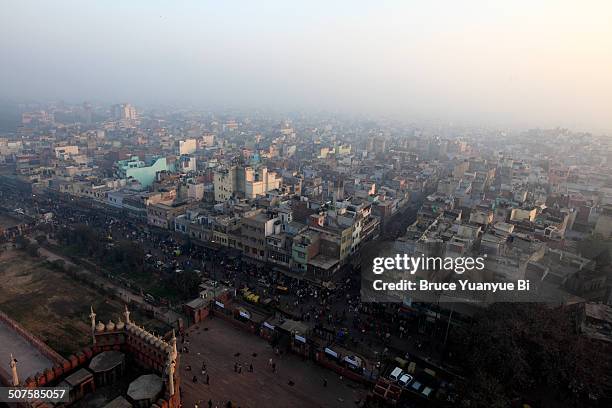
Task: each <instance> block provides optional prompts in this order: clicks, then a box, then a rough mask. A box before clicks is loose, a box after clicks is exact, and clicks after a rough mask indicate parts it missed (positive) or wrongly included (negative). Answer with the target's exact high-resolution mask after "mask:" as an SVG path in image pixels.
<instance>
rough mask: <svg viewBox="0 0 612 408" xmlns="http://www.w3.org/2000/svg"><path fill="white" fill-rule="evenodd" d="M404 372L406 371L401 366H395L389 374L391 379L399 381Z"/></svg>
mask: <svg viewBox="0 0 612 408" xmlns="http://www.w3.org/2000/svg"><path fill="white" fill-rule="evenodd" d="M403 373H404V371H403V370H402V369H401V368H399V367H395V368H394V369H393V371H391V374H389V379H390V380H392V381H395V382H397V381H398V380H399V379H400V377H401V376H402V374H403Z"/></svg>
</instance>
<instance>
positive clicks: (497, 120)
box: [0, 0, 612, 132]
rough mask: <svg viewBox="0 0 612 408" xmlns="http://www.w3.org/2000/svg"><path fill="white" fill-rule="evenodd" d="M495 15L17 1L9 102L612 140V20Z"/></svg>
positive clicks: (402, 8)
mask: <svg viewBox="0 0 612 408" xmlns="http://www.w3.org/2000/svg"><path fill="white" fill-rule="evenodd" d="M328 3H330V4H328ZM489 3H490V2H487V1H466V2H451V1H440V2H435V3H434V2H431V4H430V3H425V2H413V1H406V2H395V1H383V2H360V1H350V2H349V1H336V2H319V1H309V2H301V3H299V4H293V3H290V2H280V1H264V2H219V3H217V2H195V1H186V2H181V3H178V4H175V3H174V2H169V1H147V2H144V1H133V2H122V3H119V2H117V3H113V4H111V3H110V2H102V1H94V2H88V3H83V2H77V1H53V2H36V1H27V0H26V1H19V2H17V1H9V2H4V3H2V5H1V6H0V10H1V11H2V12H1V13H0V53H1V54H0V55H2V59H3V62H4V64H2V65H1V66H0V86H1V87H2V95H1V97H2V99H5V100H17V101H24V100H41V99H44V100H52V99H53V100H68V101H83V100H100V101H109V102H110V101H117V102H120V101H128V102H131V103H134V104H136V105H143V106H152V105H176V106H187V105H190V106H196V107H202V108H214V107H234V108H240V109H258V108H261V109H273V110H277V111H292V110H306V111H308V110H327V111H332V112H342V113H348V114H359V115H371V116H385V117H392V118H398V119H402V120H407V121H420V120H427V121H439V122H440V123H450V122H454V123H463V124H471V125H485V126H490V125H500V126H509V127H515V128H525V127H555V126H561V127H568V128H572V129H579V130H586V131H594V132H602V131H610V130H612V115H610V106H612V75H611V74H610V72H612V52H611V50H612V27H611V26H610V25H609V21H610V19H611V17H612V4H608V3H607V2H604V1H590V2H588V7H587V6H586V5H585V4H584V3H579V2H569V1H530V2H527V1H516V2H512V3H511V4H510V3H506V2H503V3H502V2H497V3H496V4H489Z"/></svg>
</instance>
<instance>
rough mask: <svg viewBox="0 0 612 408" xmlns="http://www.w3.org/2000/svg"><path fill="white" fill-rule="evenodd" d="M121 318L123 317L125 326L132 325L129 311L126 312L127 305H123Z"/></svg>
mask: <svg viewBox="0 0 612 408" xmlns="http://www.w3.org/2000/svg"><path fill="white" fill-rule="evenodd" d="M123 316H125V324H126V325H127V324H130V323H132V322H131V321H130V311H129V310H128V307H127V305H125V311H124V312H123Z"/></svg>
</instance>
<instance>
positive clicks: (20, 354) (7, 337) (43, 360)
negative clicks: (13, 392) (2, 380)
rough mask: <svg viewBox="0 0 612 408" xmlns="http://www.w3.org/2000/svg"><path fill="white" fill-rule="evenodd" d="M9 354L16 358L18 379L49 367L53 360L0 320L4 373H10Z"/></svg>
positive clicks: (1, 357) (0, 356) (0, 358)
mask: <svg viewBox="0 0 612 408" xmlns="http://www.w3.org/2000/svg"><path fill="white" fill-rule="evenodd" d="M11 354H12V355H13V357H14V358H15V359H16V360H17V371H18V374H19V377H20V378H19V379H20V380H21V381H25V379H26V378H28V377H29V376H32V375H35V374H36V373H38V372H41V373H42V372H43V371H44V370H45V369H46V368H51V367H52V366H53V362H52V361H51V360H49V359H48V358H47V357H45V356H44V355H43V354H42V353H41V352H40V351H38V350H37V349H36V348H35V347H34V346H33V345H31V344H30V343H29V342H28V341H27V340H26V339H24V338H23V337H21V336H20V335H19V334H18V333H17V332H15V331H14V330H13V329H12V328H11V327H9V326H8V325H7V324H6V323H5V322H3V321H0V362H1V365H0V367H2V369H4V371H5V373H6V374H8V375H10V373H11V368H10V364H9V363H10V361H11Z"/></svg>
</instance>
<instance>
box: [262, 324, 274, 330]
mask: <svg viewBox="0 0 612 408" xmlns="http://www.w3.org/2000/svg"><path fill="white" fill-rule="evenodd" d="M263 325H264V327H266V328H268V329H270V330H274V326H272V325H271V324H270V323H268V322H264V324H263Z"/></svg>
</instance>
